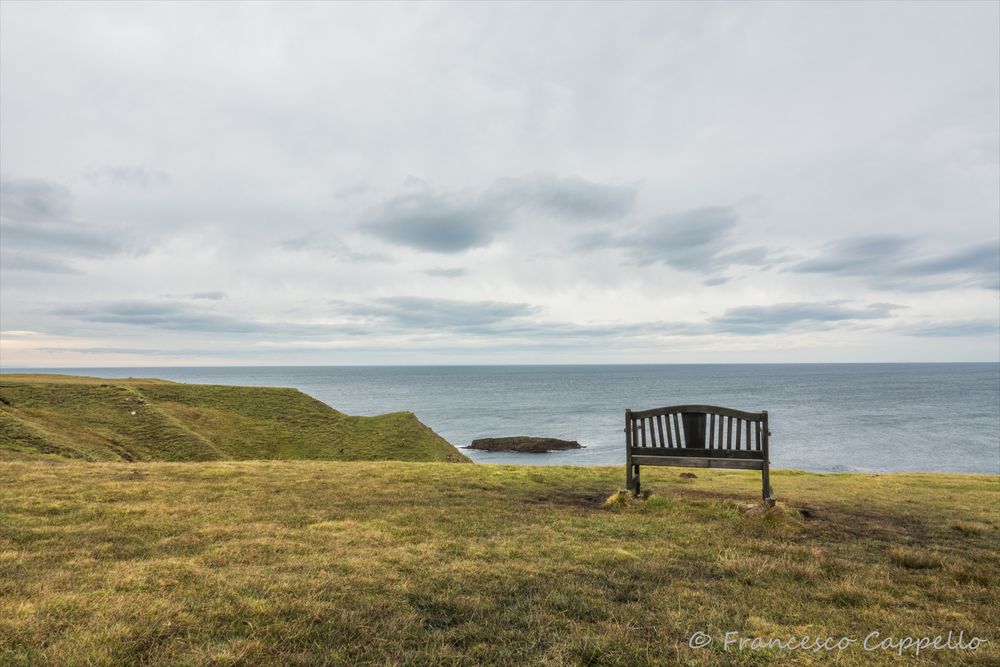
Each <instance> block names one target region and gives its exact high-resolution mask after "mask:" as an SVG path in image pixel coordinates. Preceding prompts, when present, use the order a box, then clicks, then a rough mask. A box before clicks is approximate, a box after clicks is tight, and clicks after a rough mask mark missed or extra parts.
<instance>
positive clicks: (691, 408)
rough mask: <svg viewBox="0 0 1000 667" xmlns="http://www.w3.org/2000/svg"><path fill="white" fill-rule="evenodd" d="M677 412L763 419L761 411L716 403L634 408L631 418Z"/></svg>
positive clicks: (757, 420) (755, 419) (750, 419)
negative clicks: (735, 408) (722, 405)
mask: <svg viewBox="0 0 1000 667" xmlns="http://www.w3.org/2000/svg"><path fill="white" fill-rule="evenodd" d="M679 412H703V413H705V414H711V415H722V416H726V417H736V418H737V419H747V420H749V421H754V422H759V421H762V420H763V419H764V417H763V413H762V412H746V411H745V410H734V409H733V408H723V407H719V406H717V405H671V406H667V407H664V408H653V409H652V410H636V411H634V412H633V413H632V417H633V419H642V418H644V417H652V416H654V415H668V414H676V413H679Z"/></svg>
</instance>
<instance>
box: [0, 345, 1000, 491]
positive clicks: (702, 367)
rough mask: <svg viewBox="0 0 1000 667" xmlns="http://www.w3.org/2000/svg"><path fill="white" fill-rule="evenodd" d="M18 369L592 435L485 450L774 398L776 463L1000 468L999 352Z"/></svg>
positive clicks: (484, 426)
mask: <svg viewBox="0 0 1000 667" xmlns="http://www.w3.org/2000/svg"><path fill="white" fill-rule="evenodd" d="M4 370H5V371H7V372H13V371H15V369H12V368H7V369H4ZM16 370H17V372H22V371H27V372H47V373H66V374H74V375H95V376H100V377H109V378H113V377H157V378H163V379H167V380H175V381H178V382H193V383H208V384H229V385H250V386H253V385H256V386H278V387H295V388H296V389H299V390H301V391H303V392H305V393H307V394H309V395H311V396H313V397H315V398H317V399H319V400H321V401H323V402H325V403H327V404H328V405H330V406H332V407H334V408H336V409H337V410H340V411H341V412H346V413H348V414H354V415H377V414H382V413H386V412H397V411H401V410H409V411H411V412H414V413H415V414H416V415H417V417H418V418H419V419H420V420H421V421H422V422H424V423H425V424H427V425H428V426H430V427H431V428H432V429H434V430H435V431H436V432H437V433H439V434H440V435H441V436H443V437H444V438H445V439H447V440H448V441H449V442H451V443H452V444H454V445H455V446H457V447H464V446H466V445H468V444H469V443H470V442H471V441H472V440H474V439H475V438H483V437H502V436H515V435H527V436H547V437H555V438H563V439H567V440H577V441H579V442H580V443H581V444H582V445H584V448H583V449H578V450H569V451H563V452H553V453H548V454H511V453H488V452H479V451H475V450H463V451H464V452H465V453H466V454H467V455H468V456H469V457H470V458H471V459H473V460H474V461H476V462H477V463H506V464H527V465H574V466H590V465H621V464H623V463H624V460H625V453H624V447H625V438H624V432H623V429H624V414H625V409H626V408H630V409H633V410H642V409H647V408H654V407H660V406H666V405H675V404H684V403H688V404H692V403H696V404H708V405H719V406H726V407H732V408H737V409H741V410H748V411H754V412H756V411H760V410H767V411H768V413H769V418H770V424H771V432H772V437H771V441H770V446H771V465H772V467H776V468H797V469H802V470H809V471H816V472H842V471H867V472H894V471H942V472H966V473H991V474H1000V364H998V363H955V364H949V363H914V364H898V363H893V364H697V365H694V364H692V365H580V366H355V367H349V366H308V367H307V366H294V367H292V366H289V367H216V368H193V367H183V368H167V367H156V368H71V369H70V368H63V369H52V368H50V369H16Z"/></svg>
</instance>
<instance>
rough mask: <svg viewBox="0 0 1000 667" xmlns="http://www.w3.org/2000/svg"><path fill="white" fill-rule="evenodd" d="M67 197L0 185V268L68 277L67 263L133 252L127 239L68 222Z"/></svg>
mask: <svg viewBox="0 0 1000 667" xmlns="http://www.w3.org/2000/svg"><path fill="white" fill-rule="evenodd" d="M71 202H72V196H71V193H70V191H69V189H68V188H66V187H65V186H63V185H60V184H58V183H54V182H50V181H43V180H38V179H15V178H3V179H2V180H0V236H2V239H3V244H2V247H0V251H2V253H3V267H4V268H5V269H11V270H27V271H44V272H50V273H70V272H73V271H74V269H73V268H72V266H71V265H70V263H69V262H70V261H71V260H72V259H94V258H105V257H109V256H113V255H118V254H122V253H126V252H129V251H132V252H135V251H137V250H138V248H137V247H136V244H135V243H134V242H133V240H132V239H131V236H130V235H128V234H125V233H122V232H120V231H119V230H115V229H112V228H109V227H105V226H101V225H91V224H86V223H83V222H79V221H76V220H73V219H71V217H70V209H71Z"/></svg>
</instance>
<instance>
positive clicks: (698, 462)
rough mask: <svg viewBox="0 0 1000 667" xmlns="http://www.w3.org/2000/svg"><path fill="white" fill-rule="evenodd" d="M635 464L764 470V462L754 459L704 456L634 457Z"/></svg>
mask: <svg viewBox="0 0 1000 667" xmlns="http://www.w3.org/2000/svg"><path fill="white" fill-rule="evenodd" d="M632 463H633V464H634V465H643V466H677V467H681V468H725V469H728V470H762V469H763V465H764V462H763V461H757V460H754V459H717V458H712V457H702V456H644V455H635V456H633V457H632Z"/></svg>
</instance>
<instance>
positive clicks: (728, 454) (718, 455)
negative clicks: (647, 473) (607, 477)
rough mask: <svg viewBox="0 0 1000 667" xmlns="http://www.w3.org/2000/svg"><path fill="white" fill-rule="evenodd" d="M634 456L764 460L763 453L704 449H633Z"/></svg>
mask: <svg viewBox="0 0 1000 667" xmlns="http://www.w3.org/2000/svg"><path fill="white" fill-rule="evenodd" d="M631 453H632V455H633V456H640V455H641V456H701V457H704V458H710V459H762V458H764V453H763V452H754V451H750V452H748V451H746V450H736V449H706V448H703V447H674V448H673V449H668V448H660V447H634V446H633V447H632V449H631Z"/></svg>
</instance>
